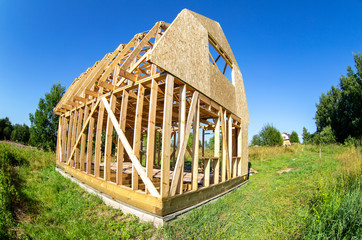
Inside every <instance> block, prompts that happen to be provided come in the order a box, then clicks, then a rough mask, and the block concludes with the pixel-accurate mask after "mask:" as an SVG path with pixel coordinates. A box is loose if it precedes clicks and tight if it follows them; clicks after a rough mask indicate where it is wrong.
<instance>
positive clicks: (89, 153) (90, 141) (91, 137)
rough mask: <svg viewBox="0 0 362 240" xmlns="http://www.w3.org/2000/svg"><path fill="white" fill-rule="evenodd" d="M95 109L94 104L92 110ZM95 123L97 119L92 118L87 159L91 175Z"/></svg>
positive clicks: (88, 171) (89, 127)
mask: <svg viewBox="0 0 362 240" xmlns="http://www.w3.org/2000/svg"><path fill="white" fill-rule="evenodd" d="M93 108H94V103H93V104H92V109H93ZM94 122H95V117H94V116H92V117H91V119H90V121H89V126H88V143H87V159H86V162H87V173H88V174H91V172H92V159H93V137H94Z"/></svg>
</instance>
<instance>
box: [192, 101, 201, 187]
mask: <svg viewBox="0 0 362 240" xmlns="http://www.w3.org/2000/svg"><path fill="white" fill-rule="evenodd" d="M195 110H196V112H195V115H194V125H193V141H192V142H193V147H192V152H193V154H194V157H193V158H192V187H191V188H192V190H193V191H196V190H197V187H198V179H197V178H198V172H199V127H200V100H199V99H198V100H197V104H196V109H195Z"/></svg>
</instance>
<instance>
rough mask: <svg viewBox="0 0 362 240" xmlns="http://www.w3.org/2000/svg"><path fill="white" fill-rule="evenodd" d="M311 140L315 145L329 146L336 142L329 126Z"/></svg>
mask: <svg viewBox="0 0 362 240" xmlns="http://www.w3.org/2000/svg"><path fill="white" fill-rule="evenodd" d="M313 140H314V143H316V144H331V143H335V142H336V137H335V136H334V133H333V130H332V128H331V126H327V127H325V128H323V129H322V131H321V132H316V133H315V135H314V137H313Z"/></svg>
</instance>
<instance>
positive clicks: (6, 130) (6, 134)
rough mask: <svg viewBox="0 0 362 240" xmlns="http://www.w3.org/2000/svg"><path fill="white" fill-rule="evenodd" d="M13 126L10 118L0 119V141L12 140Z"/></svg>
mask: <svg viewBox="0 0 362 240" xmlns="http://www.w3.org/2000/svg"><path fill="white" fill-rule="evenodd" d="M12 130H13V126H12V125H11V122H10V120H9V118H8V117H5V118H2V119H0V140H10V137H11V131H12Z"/></svg>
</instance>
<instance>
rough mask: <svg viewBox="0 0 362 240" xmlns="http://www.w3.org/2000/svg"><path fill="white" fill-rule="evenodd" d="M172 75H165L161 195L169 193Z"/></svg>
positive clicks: (164, 195) (163, 196) (165, 195)
mask: <svg viewBox="0 0 362 240" xmlns="http://www.w3.org/2000/svg"><path fill="white" fill-rule="evenodd" d="M173 88H174V77H173V76H172V75H169V74H168V75H167V77H166V86H165V97H164V111H163V124H162V130H163V131H162V152H161V154H162V155H161V169H162V171H161V197H162V198H165V197H168V195H169V188H170V151H171V149H170V148H171V146H170V145H171V144H170V140H171V128H172V105H173Z"/></svg>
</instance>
